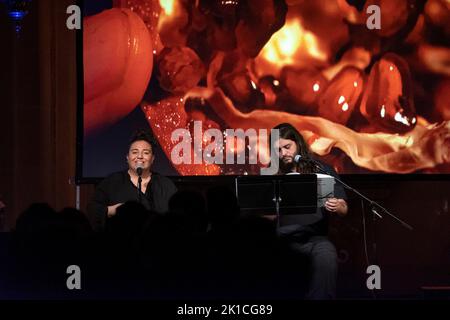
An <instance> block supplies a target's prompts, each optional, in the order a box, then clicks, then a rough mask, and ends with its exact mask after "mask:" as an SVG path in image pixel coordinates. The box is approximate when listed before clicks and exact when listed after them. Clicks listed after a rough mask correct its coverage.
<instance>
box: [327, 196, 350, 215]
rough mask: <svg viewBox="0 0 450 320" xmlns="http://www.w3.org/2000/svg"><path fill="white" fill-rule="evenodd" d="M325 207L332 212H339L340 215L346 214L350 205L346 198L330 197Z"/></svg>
mask: <svg viewBox="0 0 450 320" xmlns="http://www.w3.org/2000/svg"><path fill="white" fill-rule="evenodd" d="M325 209H327V210H328V211H330V212H333V213H337V214H338V215H340V216H345V215H346V214H347V211H348V206H347V202H346V201H345V200H344V199H337V198H329V199H328V200H327V201H326V202H325Z"/></svg>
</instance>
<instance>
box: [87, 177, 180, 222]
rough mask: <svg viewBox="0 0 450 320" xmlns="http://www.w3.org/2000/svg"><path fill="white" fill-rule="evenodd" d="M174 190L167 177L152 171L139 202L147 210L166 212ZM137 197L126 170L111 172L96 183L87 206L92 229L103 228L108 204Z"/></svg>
mask: <svg viewBox="0 0 450 320" xmlns="http://www.w3.org/2000/svg"><path fill="white" fill-rule="evenodd" d="M176 191H177V188H176V186H175V185H174V184H173V182H172V181H171V180H170V179H169V178H167V177H164V176H161V175H159V174H157V173H152V178H151V180H150V184H149V186H148V187H147V189H146V192H145V194H143V193H142V194H141V203H142V204H143V205H144V207H145V208H146V209H147V210H152V211H154V212H157V213H166V212H167V210H168V204H169V199H170V197H172V195H173V194H174V193H175V192H176ZM138 198H139V194H138V189H137V188H136V186H135V185H134V184H133V183H132V182H131V179H130V175H129V174H128V171H127V170H125V171H120V172H116V173H113V174H111V175H110V176H108V177H107V178H105V179H104V180H103V181H102V182H100V183H99V184H98V185H97V188H96V190H95V194H94V196H93V197H92V199H91V201H90V203H89V204H88V208H87V210H88V214H89V215H90V217H91V219H92V220H93V225H94V229H95V230H102V229H103V228H104V226H105V222H106V216H107V212H108V206H112V205H115V204H117V203H125V202H127V201H138Z"/></svg>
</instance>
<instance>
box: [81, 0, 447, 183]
mask: <svg viewBox="0 0 450 320" xmlns="http://www.w3.org/2000/svg"><path fill="white" fill-rule="evenodd" d="M370 5H377V6H378V7H379V8H380V9H381V14H380V17H379V18H380V22H381V29H372V30H370V29H368V28H367V26H366V21H367V19H368V17H369V16H370V14H368V13H367V7H368V6H370ZM101 28H103V29H101ZM99 30H102V31H101V36H99V32H100V31H99ZM105 34H106V36H105ZM108 34H109V35H108ZM105 37H106V38H105ZM449 39H450V2H449V1H446V0H429V1H420V0H417V1H414V0H367V1H346V0H316V1H307V0H285V1H283V0H229V1H224V0H171V1H165V0H159V1H150V0H149V1H145V0H128V1H125V0H124V1H114V8H113V9H111V10H107V11H105V12H102V13H100V14H98V15H94V16H91V17H89V18H87V19H85V30H84V57H85V60H86V59H94V56H95V55H98V53H99V52H101V53H102V55H101V58H102V60H101V64H100V66H99V64H97V63H96V64H95V66H97V67H95V66H90V65H89V64H88V65H87V66H85V89H84V91H85V112H86V115H85V119H86V118H87V120H88V123H89V127H88V129H86V128H85V131H86V130H95V129H96V128H99V127H102V126H107V125H110V124H112V123H114V121H116V120H117V119H118V118H120V117H123V116H125V115H126V114H127V113H128V112H130V110H132V109H133V108H134V107H135V106H136V105H137V104H139V105H140V106H141V108H142V110H143V111H144V113H145V116H146V120H147V121H148V124H149V126H150V127H151V130H152V131H153V133H154V134H155V136H156V137H157V139H158V142H159V144H160V145H161V147H162V148H163V150H164V152H165V154H166V155H167V157H168V158H169V159H171V155H172V151H173V150H174V148H175V147H176V146H177V145H178V144H179V143H180V141H179V140H177V139H173V135H172V133H173V132H174V131H175V130H177V129H180V128H182V129H186V130H188V132H190V134H191V136H192V137H194V136H195V132H194V131H195V130H198V129H199V128H198V127H197V128H196V126H195V124H196V123H201V128H200V129H201V131H202V132H205V131H206V130H207V129H217V130H219V131H220V132H221V133H223V142H224V143H225V141H226V139H227V136H226V130H227V129H243V130H248V129H255V130H256V131H258V130H263V129H265V130H270V129H271V128H273V127H274V126H276V125H277V124H279V123H282V122H289V123H291V124H293V125H294V126H295V127H296V128H297V129H298V130H299V131H300V132H301V133H302V134H303V135H304V137H305V138H306V139H307V141H308V143H309V145H310V148H311V150H312V151H313V152H314V153H315V154H317V155H318V156H319V157H320V158H321V159H322V160H323V161H325V162H327V163H329V164H330V165H332V166H333V167H334V168H335V169H336V170H337V171H338V172H339V173H450V121H449V120H450V48H449V46H448V43H449ZM97 59H98V58H97ZM102 66H103V67H102ZM85 133H86V134H89V132H88V131H86V132H85ZM201 138H202V141H201V143H200V145H197V147H198V148H200V149H202V150H204V149H205V148H207V147H208V145H210V144H211V143H212V142H213V140H212V139H210V137H208V136H207V135H206V136H205V135H202V136H201ZM257 147H260V146H259V145H257ZM191 148H192V150H190V152H189V154H190V155H191V156H192V158H193V157H194V154H195V153H196V152H198V150H195V147H194V143H192V145H191ZM245 148H248V146H247V145H246V146H245ZM248 151H250V150H248ZM185 152H186V150H185ZM233 152H236V153H238V152H239V150H238V147H236V148H234V149H233ZM248 153H250V152H248ZM223 156H224V157H225V156H226V154H225V153H224V154H223ZM173 165H174V167H175V168H176V170H177V171H178V172H179V174H181V175H218V174H258V173H259V171H260V168H261V167H262V166H264V164H262V163H260V162H257V163H256V164H255V163H249V162H245V164H226V163H225V161H224V163H223V164H221V163H219V164H218V163H205V162H204V161H203V162H202V163H195V162H194V161H192V162H191V163H173Z"/></svg>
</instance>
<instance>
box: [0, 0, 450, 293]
mask: <svg viewBox="0 0 450 320" xmlns="http://www.w3.org/2000/svg"><path fill="white" fill-rule="evenodd" d="M71 4H73V2H72V1H66V0H39V1H33V2H32V6H31V10H30V13H29V15H28V16H27V17H26V18H25V20H24V24H23V31H22V34H21V35H20V37H19V38H17V37H16V36H15V34H14V31H13V30H12V24H11V22H10V20H9V18H8V17H7V15H6V10H5V7H4V5H3V4H0V38H1V41H2V44H3V46H2V50H0V63H1V70H2V72H1V73H0V83H1V86H0V87H1V97H2V105H1V106H0V146H1V151H0V200H1V201H2V202H4V203H5V204H6V210H5V211H4V213H2V216H1V218H2V219H1V229H2V231H9V230H11V229H12V228H13V227H14V225H15V221H16V219H17V217H18V215H19V214H20V213H21V212H22V211H23V210H24V209H25V208H27V207H28V206H29V205H30V204H32V203H35V202H47V203H49V204H50V205H51V206H52V207H54V208H55V209H57V210H60V209H62V208H64V207H67V206H72V207H73V206H75V205H76V199H77V197H76V194H77V192H76V190H77V187H76V185H75V184H74V182H73V181H74V176H75V168H76V114H77V103H76V102H77V68H76V50H75V48H76V36H75V32H74V31H69V30H67V28H65V21H66V18H67V15H66V13H65V10H66V8H67V6H68V5H71ZM138 111H139V112H140V110H137V111H136V113H137V112H138ZM133 116H134V113H133V114H131V115H130V117H133ZM138 118H139V117H138ZM111 134H112V133H111ZM123 139H124V140H125V139H128V136H126V137H123ZM111 140H113V139H111ZM104 148H107V146H104ZM124 155H125V154H124ZM121 159H122V158H120V157H119V161H121ZM173 179H174V181H175V183H176V184H177V185H178V187H179V188H196V189H198V190H200V191H203V190H205V189H206V188H207V187H209V186H211V185H212V184H228V185H232V184H233V180H232V178H231V177H203V178H201V177H199V178H195V177H174V178H173ZM343 179H344V181H345V182H347V183H348V184H350V185H352V186H354V187H356V188H358V189H359V190H360V191H361V192H363V193H365V194H366V195H367V196H369V197H371V198H373V199H374V200H377V201H380V203H381V204H382V205H383V206H385V207H386V208H388V209H389V210H390V211H391V212H392V213H394V214H396V215H397V216H398V217H400V218H401V219H403V220H405V221H406V222H408V223H409V224H411V225H412V226H413V227H414V231H409V230H406V229H404V228H403V227H402V226H401V225H399V224H398V223H397V222H395V221H394V220H393V219H391V218H389V217H388V216H386V215H385V216H384V217H383V219H381V220H378V221H375V222H374V221H373V220H372V216H371V215H370V214H366V222H367V228H366V234H367V238H368V256H369V264H375V263H378V264H379V265H380V267H381V271H382V279H381V283H382V290H380V291H379V292H378V297H381V298H421V297H422V295H423V291H422V290H421V286H424V285H440V286H442V285H450V236H449V235H450V233H449V230H450V211H449V194H450V193H449V192H448V190H450V181H448V178H447V177H446V176H443V177H440V176H433V177H431V176H421V177H414V176H409V178H408V179H405V177H403V178H402V179H397V177H394V178H392V177H391V178H385V177H383V176H344V177H343ZM93 190H94V185H93V184H86V185H82V186H81V187H80V193H79V201H80V208H81V210H82V211H83V212H85V207H86V203H87V202H88V201H89V198H90V197H91V195H92V192H93ZM349 196H350V199H349V205H350V212H349V215H348V217H346V218H344V219H338V218H336V219H332V221H331V237H332V239H333V241H334V242H335V244H336V246H337V249H338V252H339V253H340V258H341V263H340V274H339V289H338V296H339V297H341V298H357V299H358V298H371V296H372V295H371V292H369V291H368V290H367V289H366V288H365V284H366V279H367V277H368V275H367V274H366V273H365V271H366V267H367V263H366V258H365V254H364V245H363V244H364V242H363V238H364V237H363V235H364V232H363V230H364V228H363V224H362V212H361V211H362V209H361V204H360V202H359V200H358V199H357V198H356V197H355V196H353V195H351V194H349ZM374 239H375V240H376V241H375V242H374ZM374 243H376V245H377V246H376V255H375V252H374V246H373V244H374Z"/></svg>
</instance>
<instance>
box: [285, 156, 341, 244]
mask: <svg viewBox="0 0 450 320" xmlns="http://www.w3.org/2000/svg"><path fill="white" fill-rule="evenodd" d="M316 161H317V160H316ZM317 162H319V161H317ZM319 163H320V165H321V167H322V168H323V169H324V170H323V171H324V172H321V173H324V174H328V175H330V176H332V177H334V178H337V179H339V175H338V174H337V172H336V171H335V170H334V169H333V167H331V166H329V165H327V164H325V163H323V162H319ZM334 197H335V198H338V199H344V200H347V195H346V193H345V190H344V187H343V186H342V185H341V184H340V183H339V182H338V181H337V180H335V184H334ZM328 214H329V213H328V211H327V210H326V209H325V208H324V207H323V208H317V212H316V213H315V214H306V215H303V214H300V215H289V216H286V217H281V218H280V227H279V229H278V233H279V234H280V235H281V236H294V237H297V238H301V239H306V238H308V237H311V236H314V235H327V234H328Z"/></svg>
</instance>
